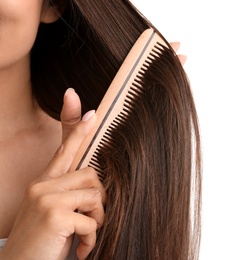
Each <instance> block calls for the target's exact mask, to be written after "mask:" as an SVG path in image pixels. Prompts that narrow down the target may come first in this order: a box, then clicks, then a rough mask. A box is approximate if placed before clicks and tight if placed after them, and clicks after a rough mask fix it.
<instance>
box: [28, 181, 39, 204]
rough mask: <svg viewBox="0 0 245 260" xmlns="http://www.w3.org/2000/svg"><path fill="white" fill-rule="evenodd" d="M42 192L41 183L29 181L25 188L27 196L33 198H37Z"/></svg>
mask: <svg viewBox="0 0 245 260" xmlns="http://www.w3.org/2000/svg"><path fill="white" fill-rule="evenodd" d="M42 192H43V187H42V185H41V183H39V182H37V183H31V184H30V185H29V187H28V188H27V189H26V196H27V198H29V199H31V200H33V199H37V198H38V197H39V196H40V195H41V194H42Z"/></svg>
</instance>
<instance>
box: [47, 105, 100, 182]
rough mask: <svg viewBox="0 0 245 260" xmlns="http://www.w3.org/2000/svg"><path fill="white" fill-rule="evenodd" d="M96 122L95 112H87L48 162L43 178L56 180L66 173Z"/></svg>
mask: <svg viewBox="0 0 245 260" xmlns="http://www.w3.org/2000/svg"><path fill="white" fill-rule="evenodd" d="M95 122H96V115H95V111H94V110H93V111H89V112H87V113H86V114H85V115H84V117H83V119H82V121H80V122H79V123H78V125H77V126H76V127H75V128H74V129H73V131H72V132H70V134H69V136H67V138H66V140H65V141H64V143H63V144H62V145H61V147H60V148H59V149H58V150H57V152H56V153H55V155H54V157H53V159H52V160H51V161H50V162H49V164H48V166H47V168H46V170H45V172H44V174H43V177H44V178H56V177H59V176H62V175H64V174H66V173H67V172H68V170H69V169H70V167H71V164H72V162H73V160H74V157H75V155H76V153H77V151H78V149H79V147H80V146H81V144H82V142H83V140H84V139H85V137H86V136H87V135H88V134H89V133H90V131H91V130H92V128H93V127H94V125H95Z"/></svg>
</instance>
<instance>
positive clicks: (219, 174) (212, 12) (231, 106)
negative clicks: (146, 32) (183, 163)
mask: <svg viewBox="0 0 245 260" xmlns="http://www.w3.org/2000/svg"><path fill="white" fill-rule="evenodd" d="M132 2H133V3H134V4H135V5H136V6H137V7H138V8H139V9H140V11H141V12H142V13H143V14H144V15H145V16H146V17H147V18H148V19H149V20H150V21H151V22H152V23H153V25H155V26H156V27H157V28H158V29H159V30H160V31H161V33H162V34H163V35H164V36H165V38H166V39H167V40H168V41H170V42H171V41H176V40H177V41H180V42H181V48H180V51H179V52H180V53H184V54H186V55H187V57H188V58H187V62H186V64H185V66H184V68H185V70H186V72H187V74H188V76H189V78H190V82H191V86H192V90H193V94H194V98H195V101H196V107H197V111H198V114H199V121H200V127H201V135H202V146H203V167H204V169H203V213H202V217H203V220H202V242H201V254H200V260H245V181H244V180H245V178H244V176H245V158H244V155H245V152H244V150H245V138H244V134H245V124H244V123H245V122H244V121H245V120H244V114H245V91H244V89H245V66H244V64H245V8H244V7H243V6H244V5H245V2H244V1H242V0H229V1H227V0H223V1H222V0H205V1H204V0H203V1H199V0H169V1H167V0H165V1H164V0H150V1H149V0H148V1H146V0H132Z"/></svg>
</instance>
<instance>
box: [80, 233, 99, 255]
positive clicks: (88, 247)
mask: <svg viewBox="0 0 245 260" xmlns="http://www.w3.org/2000/svg"><path fill="white" fill-rule="evenodd" d="M78 237H79V239H80V240H81V242H80V244H79V245H78V247H77V257H78V259H79V260H83V259H86V258H87V257H88V255H89V254H90V253H91V251H92V250H93V248H94V246H95V243H96V232H93V233H90V234H88V235H86V236H78Z"/></svg>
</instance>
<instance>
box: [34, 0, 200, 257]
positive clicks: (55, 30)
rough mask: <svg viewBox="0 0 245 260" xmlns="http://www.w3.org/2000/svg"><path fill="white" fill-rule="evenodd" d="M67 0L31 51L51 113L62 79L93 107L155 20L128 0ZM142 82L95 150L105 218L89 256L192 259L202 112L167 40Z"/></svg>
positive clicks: (55, 111)
mask: <svg viewBox="0 0 245 260" xmlns="http://www.w3.org/2000/svg"><path fill="white" fill-rule="evenodd" d="M56 2H57V1H56ZM64 3H65V4H66V9H65V12H64V14H63V15H62V17H61V18H60V19H59V20H58V21H57V22H55V23H53V24H50V25H45V24H41V25H40V28H39V32H38V36H37V39H36V42H35V45H34V47H33V50H32V57H31V58H32V59H31V70H32V84H33V94H34V96H35V98H36V99H37V101H38V103H39V105H40V106H41V107H42V108H43V110H44V111H46V112H47V113H48V114H49V115H51V116H52V117H54V118H56V119H59V113H60V110H61V107H62V98H63V94H64V91H65V90H66V89H67V88H68V87H73V88H75V90H76V92H77V93H78V94H79V95H80V98H81V100H82V105H83V113H85V112H86V111H88V110H90V109H94V108H97V106H98V105H99V103H100V101H101V99H102V97H103V95H104V93H105V91H106V90H107V88H108V86H109V84H110V82H111V81H112V79H113V77H114V76H115V74H116V72H117V70H118V69H119V67H120V65H121V63H122V62H123V60H124V58H125V57H126V55H127V53H128V52H129V50H130V48H131V47H132V45H133V44H134V42H135V41H136V39H137V38H138V37H139V35H140V34H141V33H142V32H143V31H144V30H145V29H146V28H148V27H153V26H152V25H151V24H150V22H149V21H147V20H146V19H145V18H144V17H143V15H142V14H140V13H139V12H138V11H137V10H136V8H135V7H134V6H133V5H132V4H131V3H130V2H129V1H126V0H111V1H106V0H93V1H88V0H68V1H65V2H64ZM52 4H54V6H55V7H58V6H57V4H56V3H55V1H53V3H52ZM166 43H167V41H166ZM167 44H168V43H167ZM142 84H143V85H144V93H143V95H142V96H141V97H140V98H138V99H137V100H136V101H135V108H134V109H132V112H131V113H130V115H129V118H128V120H127V121H126V122H125V123H124V124H122V125H120V126H119V127H117V129H116V130H114V131H113V132H112V137H113V140H114V141H113V142H112V143H110V144H109V143H108V145H107V146H106V148H104V149H103V151H102V152H101V153H100V160H101V165H102V166H103V169H104V179H103V182H104V185H105V188H106V192H107V204H106V219H105V223H104V225H103V227H102V228H101V229H100V230H99V231H98V239H97V243H96V246H95V248H94V250H93V251H92V253H91V254H90V256H89V257H88V258H89V259H134V260H135V259H147V260H148V259H166V260H178V259H181V260H182V259H183V260H184V259H198V253H199V244H200V210H201V209H200V206H201V155H200V137H199V130H198V118H197V114H196V110H195V104H194V101H193V97H192V93H191V88H190V84H189V80H188V77H187V75H186V73H185V71H184V69H183V67H182V66H181V64H180V62H179V60H178V57H177V56H176V54H175V53H174V51H173V50H172V49H171V47H170V46H169V45H168V48H166V50H165V51H164V53H163V55H161V57H160V58H159V59H157V60H155V61H154V62H153V63H152V65H151V66H150V68H149V69H148V70H147V72H146V73H145V75H144V77H143V79H142Z"/></svg>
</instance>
